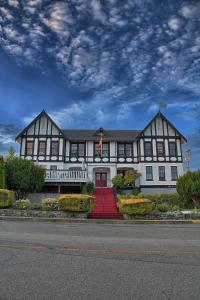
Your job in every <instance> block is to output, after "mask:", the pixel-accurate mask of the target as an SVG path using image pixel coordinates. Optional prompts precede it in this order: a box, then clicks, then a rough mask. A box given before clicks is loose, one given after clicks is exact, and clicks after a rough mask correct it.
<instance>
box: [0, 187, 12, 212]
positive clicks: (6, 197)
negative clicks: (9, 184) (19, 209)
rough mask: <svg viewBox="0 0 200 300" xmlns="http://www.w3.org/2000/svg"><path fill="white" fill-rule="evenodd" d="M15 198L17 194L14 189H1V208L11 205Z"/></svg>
mask: <svg viewBox="0 0 200 300" xmlns="http://www.w3.org/2000/svg"><path fill="white" fill-rule="evenodd" d="M14 200H15V194H14V192H13V191H9V190H5V189H0V208H4V207H9V206H11V205H12V204H13V202H14Z"/></svg>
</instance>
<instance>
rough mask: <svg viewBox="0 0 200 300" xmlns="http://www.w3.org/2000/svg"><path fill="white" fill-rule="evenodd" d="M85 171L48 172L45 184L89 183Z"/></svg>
mask: <svg viewBox="0 0 200 300" xmlns="http://www.w3.org/2000/svg"><path fill="white" fill-rule="evenodd" d="M87 181H88V176H87V171H85V170H46V173H45V182H73V183H74V182H77V183H78V182H79V183H80V182H87Z"/></svg>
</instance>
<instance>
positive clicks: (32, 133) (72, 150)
mask: <svg viewBox="0 0 200 300" xmlns="http://www.w3.org/2000/svg"><path fill="white" fill-rule="evenodd" d="M101 139H102V140H101ZM16 140H17V141H18V142H19V143H20V156H21V157H22V158H24V159H29V160H33V161H35V162H36V163H38V164H40V165H42V166H44V167H45V169H46V179H45V181H46V186H47V187H49V188H50V187H52V186H56V187H58V188H59V190H62V189H63V188H64V187H68V188H70V187H73V186H80V184H81V183H85V182H87V181H94V183H95V184H96V186H111V185H112V181H111V180H112V178H113V177H114V176H115V175H116V174H122V175H123V174H124V173H125V172H126V170H128V169H132V168H134V169H136V170H138V171H139V172H140V173H141V177H140V179H139V180H138V182H137V185H138V186H140V187H141V189H142V191H143V192H149V191H150V192H160V191H173V190H174V189H175V186H176V179H177V176H179V175H181V174H182V173H183V166H182V144H183V143H184V141H186V138H185V137H184V136H183V135H182V134H181V133H180V132H179V131H178V130H177V129H176V128H175V127H174V126H173V125H172V124H171V123H170V122H169V121H168V120H167V119H166V117H165V116H164V115H163V114H162V113H161V112H158V113H157V114H156V116H155V117H154V118H153V119H152V120H151V122H150V123H149V124H148V125H147V126H146V127H145V128H144V129H143V130H104V129H103V128H100V129H99V130H78V129H77V130H64V129H62V130H61V129H60V128H59V127H58V126H57V125H56V123H55V122H54V121H53V120H52V119H51V118H50V116H49V115H48V114H47V113H46V112H45V111H42V112H41V113H40V114H39V115H38V116H37V117H36V118H35V119H34V120H33V121H32V122H31V123H30V124H29V125H28V126H27V127H26V128H25V129H24V130H23V131H22V132H21V133H20V134H19V135H18V136H17V138H16ZM100 140H101V141H102V143H101V145H102V147H101V153H100V151H99V143H100Z"/></svg>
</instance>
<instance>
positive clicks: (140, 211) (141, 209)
mask: <svg viewBox="0 0 200 300" xmlns="http://www.w3.org/2000/svg"><path fill="white" fill-rule="evenodd" d="M118 207H119V210H120V212H121V213H123V214H128V215H146V214H148V213H150V212H151V211H152V210H153V204H152V202H151V200H149V199H144V198H143V199H140V198H139V199H133V198H129V199H120V201H119V203H118Z"/></svg>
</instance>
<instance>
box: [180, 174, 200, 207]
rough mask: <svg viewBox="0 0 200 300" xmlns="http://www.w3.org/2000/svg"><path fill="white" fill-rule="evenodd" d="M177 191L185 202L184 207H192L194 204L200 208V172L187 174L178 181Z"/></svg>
mask: <svg viewBox="0 0 200 300" xmlns="http://www.w3.org/2000/svg"><path fill="white" fill-rule="evenodd" d="M176 190H177V192H178V194H179V195H180V196H181V198H182V199H183V201H184V205H185V206H187V207H191V206H192V204H194V205H195V206H196V207H200V170H199V171H196V172H187V173H186V174H184V175H183V176H180V177H179V178H178V180H177V185H176Z"/></svg>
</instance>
